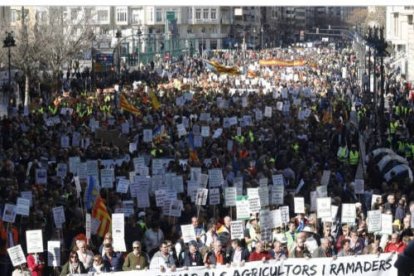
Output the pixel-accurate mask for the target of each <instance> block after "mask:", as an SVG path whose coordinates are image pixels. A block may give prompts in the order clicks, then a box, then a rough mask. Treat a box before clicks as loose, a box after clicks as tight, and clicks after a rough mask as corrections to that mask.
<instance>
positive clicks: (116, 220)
mask: <svg viewBox="0 0 414 276" xmlns="http://www.w3.org/2000/svg"><path fill="white" fill-rule="evenodd" d="M111 224H112V237H113V247H114V251H119V252H125V251H126V247H125V239H124V238H125V214H123V213H116V214H112V223H111Z"/></svg>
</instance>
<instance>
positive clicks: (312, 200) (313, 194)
mask: <svg viewBox="0 0 414 276" xmlns="http://www.w3.org/2000/svg"><path fill="white" fill-rule="evenodd" d="M317 198H318V195H317V193H316V191H311V192H310V203H311V206H310V211H311V212H315V211H316V199H317Z"/></svg>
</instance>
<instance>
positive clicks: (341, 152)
mask: <svg viewBox="0 0 414 276" xmlns="http://www.w3.org/2000/svg"><path fill="white" fill-rule="evenodd" d="M336 156H337V157H338V160H339V161H340V162H341V163H343V164H347V163H348V158H349V150H348V145H347V144H345V143H343V144H342V145H341V146H340V147H339V148H338V152H337V153H336Z"/></svg>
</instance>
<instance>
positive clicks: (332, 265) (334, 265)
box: [329, 264, 338, 275]
mask: <svg viewBox="0 0 414 276" xmlns="http://www.w3.org/2000/svg"><path fill="white" fill-rule="evenodd" d="M329 274H330V275H338V273H337V272H336V264H331V269H330V270H329Z"/></svg>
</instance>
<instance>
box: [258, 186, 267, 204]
mask: <svg viewBox="0 0 414 276" xmlns="http://www.w3.org/2000/svg"><path fill="white" fill-rule="evenodd" d="M259 199H260V206H262V207H266V206H269V187H268V186H261V187H259Z"/></svg>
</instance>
